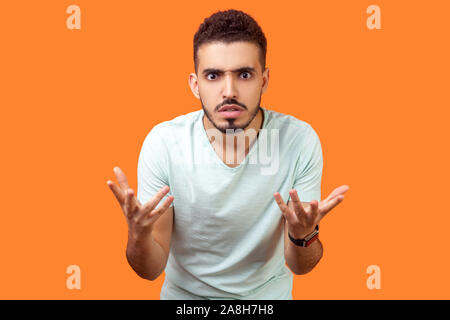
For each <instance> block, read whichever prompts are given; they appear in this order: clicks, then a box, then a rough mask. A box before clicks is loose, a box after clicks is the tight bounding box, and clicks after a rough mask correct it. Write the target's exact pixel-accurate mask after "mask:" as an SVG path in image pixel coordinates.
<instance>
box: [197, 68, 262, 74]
mask: <svg viewBox="0 0 450 320" xmlns="http://www.w3.org/2000/svg"><path fill="white" fill-rule="evenodd" d="M231 71H232V72H255V68H252V67H241V68H237V69H234V70H231ZM223 72H224V71H223V70H220V69H216V68H206V69H205V70H203V72H202V74H203V75H206V74H209V73H223Z"/></svg>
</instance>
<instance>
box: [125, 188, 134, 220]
mask: <svg viewBox="0 0 450 320" xmlns="http://www.w3.org/2000/svg"><path fill="white" fill-rule="evenodd" d="M132 208H133V192H132V190H131V189H127V190H126V196H125V213H126V216H127V217H128V218H131V217H132V216H133V209H132Z"/></svg>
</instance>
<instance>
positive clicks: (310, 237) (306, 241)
mask: <svg viewBox="0 0 450 320" xmlns="http://www.w3.org/2000/svg"><path fill="white" fill-rule="evenodd" d="M288 236H289V239H290V240H291V242H292V243H294V244H295V245H296V246H299V247H308V246H309V245H311V243H313V242H314V241H315V240H317V239H319V225H316V227H315V228H314V230H313V231H312V232H311V233H309V234H307V235H306V236H304V237H302V238H295V237H294V236H293V235H292V234H291V233H290V232H288Z"/></svg>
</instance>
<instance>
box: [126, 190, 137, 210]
mask: <svg viewBox="0 0 450 320" xmlns="http://www.w3.org/2000/svg"><path fill="white" fill-rule="evenodd" d="M128 203H129V207H130V212H134V211H135V210H136V207H137V202H136V197H135V196H134V191H133V189H130V188H128Z"/></svg>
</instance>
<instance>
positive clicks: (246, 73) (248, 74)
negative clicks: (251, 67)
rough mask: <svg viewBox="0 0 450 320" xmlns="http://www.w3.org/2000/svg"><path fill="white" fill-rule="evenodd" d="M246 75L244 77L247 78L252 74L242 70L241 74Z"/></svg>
mask: <svg viewBox="0 0 450 320" xmlns="http://www.w3.org/2000/svg"><path fill="white" fill-rule="evenodd" d="M243 74H245V75H247V76H246V77H244V79H249V78H250V77H251V76H252V75H251V74H250V72H242V73H241V75H243Z"/></svg>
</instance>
